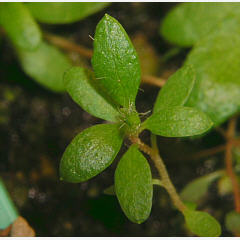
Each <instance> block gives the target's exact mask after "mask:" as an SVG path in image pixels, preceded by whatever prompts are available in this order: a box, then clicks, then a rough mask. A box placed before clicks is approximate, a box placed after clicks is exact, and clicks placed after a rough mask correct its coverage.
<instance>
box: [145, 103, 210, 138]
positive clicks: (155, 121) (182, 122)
mask: <svg viewBox="0 0 240 240" xmlns="http://www.w3.org/2000/svg"><path fill="white" fill-rule="evenodd" d="M143 126H144V127H145V128H147V129H148V130H150V131H151V132H152V133H154V134H156V135H160V136H164V137H187V136H194V135H199V134H202V133H204V132H206V131H208V130H209V129H210V128H211V127H212V121H211V120H210V118H209V117H208V116H207V115H206V114H204V113H203V112H201V111H198V110H197V109H195V108H190V107H182V106H177V107H171V108H161V109H160V110H159V111H158V112H157V113H153V115H151V116H150V117H149V118H148V119H147V120H146V121H145V122H144V123H143Z"/></svg>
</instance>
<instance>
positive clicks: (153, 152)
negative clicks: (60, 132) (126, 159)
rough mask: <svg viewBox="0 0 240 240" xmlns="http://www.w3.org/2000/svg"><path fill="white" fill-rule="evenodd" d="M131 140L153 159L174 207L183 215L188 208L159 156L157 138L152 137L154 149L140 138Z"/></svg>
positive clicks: (131, 138)
mask: <svg viewBox="0 0 240 240" xmlns="http://www.w3.org/2000/svg"><path fill="white" fill-rule="evenodd" d="M130 140H131V141H132V143H133V144H137V145H138V147H139V149H140V150H141V151H143V152H145V153H146V154H148V155H149V156H150V157H151V159H152V161H153V162H154V165H155V167H156V168H157V170H158V173H159V175H160V177H161V179H160V180H161V182H162V184H163V186H164V188H165V189H166V190H167V192H168V194H169V195H170V197H171V199H172V201H173V203H174V205H175V206H176V207H177V208H178V210H179V211H181V212H182V213H183V212H184V211H185V210H186V206H185V205H184V203H183V202H182V200H181V199H180V197H179V195H178V194H177V191H176V189H175V187H174V185H173V183H172V181H171V179H170V178H169V176H168V172H167V169H166V167H165V164H164V162H163V160H162V158H161V157H160V155H159V151H158V148H157V144H156V136H155V135H152V147H149V146H148V145H146V144H145V143H143V142H142V141H141V140H140V139H139V138H138V137H130Z"/></svg>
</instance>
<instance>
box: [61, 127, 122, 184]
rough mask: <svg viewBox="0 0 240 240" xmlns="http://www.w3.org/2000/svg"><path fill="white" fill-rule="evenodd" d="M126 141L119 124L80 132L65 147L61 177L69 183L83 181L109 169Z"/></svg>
mask: <svg viewBox="0 0 240 240" xmlns="http://www.w3.org/2000/svg"><path fill="white" fill-rule="evenodd" d="M122 141H123V138H122V136H121V134H120V132H119V125H118V124H99V125H95V126H93V127H90V128H87V129H85V130H84V131H82V132H81V133H79V134H78V135H77V136H76V137H75V138H74V139H73V140H72V142H71V143H70V144H69V145H68V147H67V148H66V150H65V152H64V154H63V157H62V159H61V163H60V177H61V179H62V180H64V181H67V182H73V183H79V182H84V181H86V180H88V179H90V178H92V177H94V176H96V175H97V174H99V173H100V172H102V171H103V170H104V169H106V168H107V167H108V166H109V165H110V164H111V163H112V161H113V160H114V158H115V157H116V155H117V153H118V151H119V150H120V147H121V145H122Z"/></svg>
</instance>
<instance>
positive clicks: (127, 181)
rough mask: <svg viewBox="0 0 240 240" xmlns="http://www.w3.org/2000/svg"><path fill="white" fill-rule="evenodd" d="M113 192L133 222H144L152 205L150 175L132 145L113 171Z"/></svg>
mask: <svg viewBox="0 0 240 240" xmlns="http://www.w3.org/2000/svg"><path fill="white" fill-rule="evenodd" d="M115 192H116V195H117V198H118V200H119V203H120V205H121V208H122V210H123V212H124V213H125V214H126V216H127V217H128V218H129V219H130V220H131V221H132V222H134V223H138V224H140V223H142V222H144V221H145V220H146V219H147V218H148V217H149V215H150V212H151V207H152V195H153V185H152V175H151V170H150V166H149V164H148V162H147V160H146V159H145V157H144V156H143V155H142V154H141V153H140V152H139V151H138V149H137V147H136V146H134V145H132V146H131V147H130V148H129V149H128V151H127V152H126V153H125V154H124V155H123V157H122V158H121V160H120V162H119V163H118V166H117V169H116V172H115Z"/></svg>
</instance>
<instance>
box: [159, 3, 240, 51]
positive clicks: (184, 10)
mask: <svg viewBox="0 0 240 240" xmlns="http://www.w3.org/2000/svg"><path fill="white" fill-rule="evenodd" d="M239 7H240V4H239V3H213V2H211V3H207V2H204V3H203V2H202V3H199V2H198V3H183V4H179V5H177V6H176V7H175V8H174V9H173V10H171V11H170V12H169V13H168V14H167V16H166V17H165V19H164V20H163V23H162V25H161V28H160V33H161V34H162V36H163V37H164V38H165V39H166V40H168V41H169V42H171V43H173V44H176V45H179V46H183V47H191V46H192V45H193V44H195V43H196V42H198V41H199V40H201V39H202V38H203V37H205V36H207V35H209V34H211V31H212V30H214V29H215V28H216V27H217V25H218V24H219V23H220V22H221V21H223V19H224V18H225V17H227V16H228V15H229V14H231V13H236V17H237V15H239V14H240V8H239Z"/></svg>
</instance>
